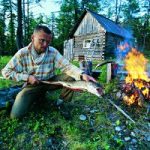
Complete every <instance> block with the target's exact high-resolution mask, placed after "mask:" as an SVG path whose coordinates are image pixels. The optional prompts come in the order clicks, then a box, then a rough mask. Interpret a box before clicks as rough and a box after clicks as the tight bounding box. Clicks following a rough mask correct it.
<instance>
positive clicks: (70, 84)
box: [41, 81, 103, 97]
mask: <svg viewBox="0 0 150 150" xmlns="http://www.w3.org/2000/svg"><path fill="white" fill-rule="evenodd" d="M41 82H42V83H45V84H51V85H62V86H63V87H66V88H70V89H72V90H82V91H88V92H90V93H92V94H94V95H96V96H98V97H101V95H102V94H103V90H102V86H101V85H100V84H99V83H95V82H91V81H89V82H87V81H41Z"/></svg>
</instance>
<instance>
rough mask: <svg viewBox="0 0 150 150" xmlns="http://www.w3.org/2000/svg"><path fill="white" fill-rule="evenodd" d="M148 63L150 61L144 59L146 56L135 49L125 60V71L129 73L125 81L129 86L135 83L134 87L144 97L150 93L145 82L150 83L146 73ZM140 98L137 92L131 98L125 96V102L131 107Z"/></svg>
mask: <svg viewBox="0 0 150 150" xmlns="http://www.w3.org/2000/svg"><path fill="white" fill-rule="evenodd" d="M147 62H148V60H147V59H146V58H145V57H144V55H143V54H142V53H140V52H139V51H137V50H136V49H135V48H132V49H131V51H130V52H129V53H128V55H127V56H126V58H125V69H126V70H127V72H128V75H127V77H126V79H125V81H126V83H128V84H133V83H134V86H135V87H136V88H138V89H139V90H141V92H142V94H143V95H144V96H147V95H148V94H149V92H150V91H149V89H148V88H146V87H145V84H144V82H150V79H149V78H148V75H147V73H146V66H147ZM139 97H140V96H139V95H138V93H137V92H135V93H133V94H132V95H130V96H125V97H124V100H125V101H126V102H127V103H128V105H131V104H133V103H134V102H135V101H136V100H137V99H139Z"/></svg>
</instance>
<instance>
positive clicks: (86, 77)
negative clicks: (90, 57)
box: [82, 74, 97, 82]
mask: <svg viewBox="0 0 150 150" xmlns="http://www.w3.org/2000/svg"><path fill="white" fill-rule="evenodd" d="M82 80H84V81H93V82H97V81H96V80H95V79H94V78H93V77H92V76H89V75H87V74H82Z"/></svg>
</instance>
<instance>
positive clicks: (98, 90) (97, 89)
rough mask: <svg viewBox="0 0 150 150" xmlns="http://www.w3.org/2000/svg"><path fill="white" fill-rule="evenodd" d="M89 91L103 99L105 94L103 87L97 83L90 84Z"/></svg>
mask: <svg viewBox="0 0 150 150" xmlns="http://www.w3.org/2000/svg"><path fill="white" fill-rule="evenodd" d="M87 90H88V92H90V93H92V94H94V95H96V96H98V97H101V96H102V95H103V94H104V93H103V87H102V86H101V85H100V84H99V83H97V82H92V81H90V82H88V85H87Z"/></svg>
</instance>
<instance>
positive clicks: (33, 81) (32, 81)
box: [27, 75, 40, 85]
mask: <svg viewBox="0 0 150 150" xmlns="http://www.w3.org/2000/svg"><path fill="white" fill-rule="evenodd" d="M27 83H29V84H31V85H36V84H39V83H40V81H39V80H38V79H37V78H36V77H35V76H33V75H29V77H28V80H27Z"/></svg>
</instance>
